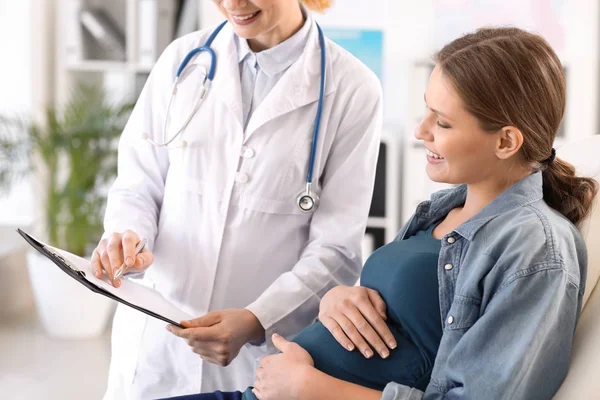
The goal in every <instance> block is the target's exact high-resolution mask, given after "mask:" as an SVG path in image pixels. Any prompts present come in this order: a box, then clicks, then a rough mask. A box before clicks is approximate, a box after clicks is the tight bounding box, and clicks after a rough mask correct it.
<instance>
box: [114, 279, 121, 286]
mask: <svg viewBox="0 0 600 400" xmlns="http://www.w3.org/2000/svg"><path fill="white" fill-rule="evenodd" d="M120 286H121V280H120V279H117V280H116V281H115V287H120Z"/></svg>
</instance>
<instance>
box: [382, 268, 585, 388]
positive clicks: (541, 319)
mask: <svg viewBox="0 0 600 400" xmlns="http://www.w3.org/2000/svg"><path fill="white" fill-rule="evenodd" d="M578 292H579V289H578V287H577V286H576V285H575V284H574V283H573V282H572V281H571V279H570V277H569V276H568V273H567V272H566V271H565V270H564V269H563V268H561V267H560V266H552V265H545V266H537V267H535V268H534V267H532V268H530V269H529V270H525V271H520V272H519V273H518V274H515V276H513V277H512V278H511V279H510V280H508V283H506V284H504V286H503V287H502V288H501V289H499V290H498V292H497V293H496V294H495V295H494V296H493V298H492V299H491V300H490V302H489V304H488V306H487V307H486V309H485V311H484V312H483V315H481V316H480V317H479V318H478V319H477V320H476V322H475V323H474V324H473V325H472V326H471V327H468V326H466V327H464V329H467V331H466V332H465V333H464V335H463V336H462V337H461V338H460V339H459V341H458V342H457V344H456V346H455V347H454V348H453V350H452V352H451V353H450V354H449V355H448V357H447V361H446V363H445V365H436V366H435V367H434V374H433V375H434V376H435V375H437V376H438V377H440V376H441V377H442V379H441V381H443V382H446V383H447V385H446V386H442V384H440V383H439V382H436V381H434V380H433V378H432V381H431V382H430V384H429V386H428V387H427V390H426V392H425V395H424V397H423V399H424V400H438V399H453V400H454V399H461V400H477V399H500V398H502V399H550V398H552V396H553V395H554V393H556V391H557V390H558V388H559V386H560V384H561V383H562V381H563V380H564V378H565V376H566V373H567V369H568V365H569V357H570V354H571V343H572V340H573V335H574V332H575V325H576V320H577V315H578V307H579V306H578ZM451 312H452V311H451ZM464 329H463V330H464ZM452 334H453V331H452V328H449V327H448V325H447V324H446V327H445V332H444V335H452ZM442 340H444V339H442ZM437 368H440V370H438V371H437V373H436V369H437ZM401 386H402V385H397V384H394V383H391V384H389V385H388V387H387V388H386V390H387V391H388V392H389V393H395V391H398V393H405V392H406V390H407V389H406V388H405V387H404V388H402V387H401ZM384 393H385V392H384ZM390 396H391V395H390ZM405 398H408V397H402V395H400V397H385V396H384V399H385V400H391V399H405Z"/></svg>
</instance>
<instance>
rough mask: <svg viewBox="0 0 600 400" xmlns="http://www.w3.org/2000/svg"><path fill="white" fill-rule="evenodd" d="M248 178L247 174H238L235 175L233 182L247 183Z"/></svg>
mask: <svg viewBox="0 0 600 400" xmlns="http://www.w3.org/2000/svg"><path fill="white" fill-rule="evenodd" d="M248 180H249V177H248V175H247V174H244V173H242V172H238V173H237V175H236V176H235V181H236V182H237V183H248Z"/></svg>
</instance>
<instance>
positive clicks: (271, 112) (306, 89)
mask: <svg viewBox="0 0 600 400" xmlns="http://www.w3.org/2000/svg"><path fill="white" fill-rule="evenodd" d="M325 46H326V50H327V51H326V56H327V61H326V65H325V71H326V79H325V96H328V95H330V94H331V93H333V92H334V91H335V89H336V78H335V76H334V73H333V68H332V57H333V52H332V51H331V47H332V45H331V43H330V42H329V41H328V40H327V39H325ZM320 84H321V47H320V45H319V35H318V30H317V26H316V23H315V21H314V20H312V19H311V26H310V33H309V36H308V41H307V42H306V46H305V48H304V51H303V52H302V55H300V58H299V59H298V60H297V61H296V62H295V63H293V64H292V65H291V66H290V67H289V68H288V70H287V71H286V72H285V73H284V74H283V76H282V77H281V79H280V80H279V81H278V82H277V84H276V85H275V87H273V89H272V90H271V91H270V92H269V94H268V95H267V97H266V98H265V99H264V100H263V101H262V103H261V104H260V105H259V106H258V108H257V109H256V111H255V112H254V113H253V114H252V116H251V117H250V120H249V121H248V126H247V128H246V133H245V135H244V140H248V139H249V138H250V136H252V134H253V133H254V132H255V131H256V130H258V129H259V128H260V127H262V126H263V125H265V124H266V123H267V122H269V121H271V120H273V119H275V118H277V117H280V116H282V115H284V114H287V113H289V112H291V111H293V110H296V109H298V108H300V107H303V106H305V105H307V104H310V103H313V102H316V101H318V100H319V87H320Z"/></svg>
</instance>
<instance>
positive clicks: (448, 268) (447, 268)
mask: <svg viewBox="0 0 600 400" xmlns="http://www.w3.org/2000/svg"><path fill="white" fill-rule="evenodd" d="M452 268H454V266H453V265H452V264H446V265H444V269H445V270H446V271H451V270H452Z"/></svg>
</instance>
